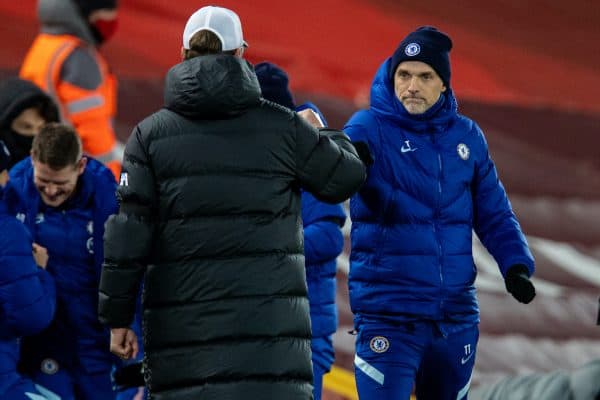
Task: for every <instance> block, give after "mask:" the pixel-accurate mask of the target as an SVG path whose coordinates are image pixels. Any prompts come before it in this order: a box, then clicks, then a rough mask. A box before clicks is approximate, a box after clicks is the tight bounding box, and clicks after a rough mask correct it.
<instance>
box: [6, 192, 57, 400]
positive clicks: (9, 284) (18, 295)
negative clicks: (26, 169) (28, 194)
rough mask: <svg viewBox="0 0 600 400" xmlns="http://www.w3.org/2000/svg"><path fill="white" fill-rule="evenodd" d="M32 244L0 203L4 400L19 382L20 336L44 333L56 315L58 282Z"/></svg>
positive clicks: (17, 222)
mask: <svg viewBox="0 0 600 400" xmlns="http://www.w3.org/2000/svg"><path fill="white" fill-rule="evenodd" d="M31 243H32V240H31V236H30V235H29V232H27V229H25V227H24V226H23V224H21V223H20V222H19V221H17V219H16V218H15V217H14V216H13V215H9V214H8V212H7V210H6V207H5V205H4V202H3V201H1V200H0V398H4V396H3V395H2V394H3V393H5V391H6V389H8V387H10V386H11V385H12V384H14V383H16V382H17V381H18V380H19V375H18V374H17V362H18V360H19V345H20V343H19V342H20V337H21V336H24V335H33V334H36V333H38V332H40V331H41V330H42V329H44V328H46V327H47V326H48V324H50V321H52V317H53V316H54V310H55V305H56V292H55V288H54V282H53V280H52V278H51V277H50V275H49V274H48V273H47V272H46V271H44V270H43V269H41V268H39V267H38V266H37V265H35V262H34V260H33V257H32V253H31V251H32V247H31Z"/></svg>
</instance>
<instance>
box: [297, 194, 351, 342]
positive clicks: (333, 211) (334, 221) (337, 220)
mask: <svg viewBox="0 0 600 400" xmlns="http://www.w3.org/2000/svg"><path fill="white" fill-rule="evenodd" d="M345 220H346V214H345V213H344V209H343V208H342V205H341V204H326V203H323V202H321V201H318V200H317V199H315V197H314V196H313V195H311V194H310V193H308V192H303V193H302V223H303V224H304V257H305V264H306V281H307V283H308V299H309V302H310V321H311V325H312V335H313V337H321V336H329V335H331V334H333V333H335V331H336V329H337V308H336V305H335V292H336V290H335V288H336V280H335V272H336V267H337V264H336V259H337V256H338V255H339V254H340V253H341V252H342V249H343V247H344V237H343V235H342V231H341V229H340V227H341V226H342V225H344V221H345Z"/></svg>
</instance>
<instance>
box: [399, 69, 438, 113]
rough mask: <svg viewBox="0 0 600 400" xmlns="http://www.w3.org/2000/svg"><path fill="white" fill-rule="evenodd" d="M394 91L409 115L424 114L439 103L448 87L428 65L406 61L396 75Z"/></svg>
mask: <svg viewBox="0 0 600 400" xmlns="http://www.w3.org/2000/svg"><path fill="white" fill-rule="evenodd" d="M394 91H395V92H396V97H398V100H400V102H402V104H403V105H404V108H405V109H406V111H408V113H409V114H423V113H424V112H425V111H427V110H429V109H430V108H431V106H433V105H434V104H435V103H436V102H437V101H438V99H439V98H440V95H441V94H442V93H443V92H445V91H446V86H444V82H442V79H441V78H440V77H439V75H438V74H437V73H436V72H435V70H434V69H433V68H431V67H430V66H429V65H428V64H425V63H424V62H421V61H404V62H402V63H400V64H399V65H398V68H396V72H395V73H394Z"/></svg>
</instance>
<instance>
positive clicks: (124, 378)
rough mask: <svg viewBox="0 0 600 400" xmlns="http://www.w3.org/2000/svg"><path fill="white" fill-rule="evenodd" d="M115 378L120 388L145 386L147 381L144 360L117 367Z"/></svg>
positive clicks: (116, 384)
mask: <svg viewBox="0 0 600 400" xmlns="http://www.w3.org/2000/svg"><path fill="white" fill-rule="evenodd" d="M113 380H114V383H115V386H116V387H117V388H118V389H119V390H123V389H127V388H132V387H140V386H144V385H145V384H146V383H145V382H144V367H143V364H142V362H141V361H140V362H136V363H133V364H129V365H126V366H124V367H121V368H119V369H117V370H116V371H115V374H114V377H113Z"/></svg>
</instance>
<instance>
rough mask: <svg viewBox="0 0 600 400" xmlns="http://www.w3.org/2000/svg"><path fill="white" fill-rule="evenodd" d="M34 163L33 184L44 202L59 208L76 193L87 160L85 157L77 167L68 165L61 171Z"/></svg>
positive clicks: (34, 161) (33, 161)
mask: <svg viewBox="0 0 600 400" xmlns="http://www.w3.org/2000/svg"><path fill="white" fill-rule="evenodd" d="M32 163H33V183H34V184H35V187H36V188H37V190H38V192H39V193H40V196H41V197H42V201H43V202H44V204H46V205H48V206H50V207H58V206H60V205H62V204H63V203H64V202H65V201H67V199H69V197H71V195H72V194H73V193H74V192H75V189H76V187H77V181H78V180H79V176H80V175H81V174H83V171H85V166H86V164H87V158H85V157H84V158H82V159H81V160H79V161H78V162H77V163H76V164H75V165H68V166H66V167H64V168H62V169H59V170H56V169H52V168H51V167H50V166H49V165H46V164H43V163H41V162H39V161H36V160H34V159H32Z"/></svg>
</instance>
